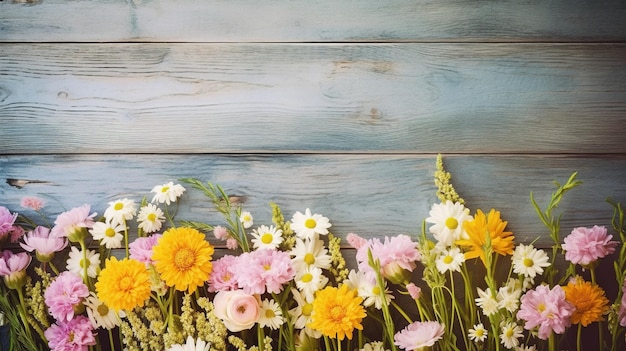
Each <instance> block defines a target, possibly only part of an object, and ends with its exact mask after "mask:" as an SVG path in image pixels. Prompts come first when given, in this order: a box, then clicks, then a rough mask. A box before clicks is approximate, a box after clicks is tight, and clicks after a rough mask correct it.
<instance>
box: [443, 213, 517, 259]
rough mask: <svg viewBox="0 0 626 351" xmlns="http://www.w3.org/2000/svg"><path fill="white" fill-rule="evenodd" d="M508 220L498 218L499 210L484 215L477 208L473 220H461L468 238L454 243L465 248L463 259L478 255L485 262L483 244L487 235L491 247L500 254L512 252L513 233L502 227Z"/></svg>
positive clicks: (504, 254) (510, 253)
mask: <svg viewBox="0 0 626 351" xmlns="http://www.w3.org/2000/svg"><path fill="white" fill-rule="evenodd" d="M507 223H508V222H506V221H503V220H502V219H500V211H496V210H494V209H492V210H491V211H489V214H488V215H487V216H485V214H484V213H483V211H481V210H477V211H476V215H475V216H474V220H472V221H465V222H463V227H464V229H465V231H466V232H467V235H468V236H469V239H463V240H457V241H456V244H457V245H459V246H462V247H465V248H467V249H468V250H467V251H466V252H465V259H466V260H469V259H472V258H476V257H480V259H481V260H482V261H483V263H485V259H486V258H485V245H486V243H487V235H489V238H490V240H491V249H492V250H493V252H495V253H498V254H500V255H503V256H506V255H512V254H513V246H514V244H513V239H514V236H513V233H512V232H505V231H504V228H505V227H506V224H507Z"/></svg>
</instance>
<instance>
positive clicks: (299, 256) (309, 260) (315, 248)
mask: <svg viewBox="0 0 626 351" xmlns="http://www.w3.org/2000/svg"><path fill="white" fill-rule="evenodd" d="M290 255H291V256H293V258H292V259H291V262H292V264H293V268H294V269H295V270H296V271H299V270H302V269H306V268H307V267H309V266H315V267H318V268H321V269H328V268H330V265H331V260H332V259H331V257H330V255H329V254H328V250H327V249H326V248H325V247H324V241H323V240H319V239H315V238H313V239H311V240H302V239H300V238H296V244H295V246H294V247H293V249H291V252H290Z"/></svg>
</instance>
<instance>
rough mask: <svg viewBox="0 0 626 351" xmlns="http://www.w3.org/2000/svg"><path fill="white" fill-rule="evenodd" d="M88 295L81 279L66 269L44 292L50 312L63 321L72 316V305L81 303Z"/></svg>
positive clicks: (87, 289) (68, 319)
mask: <svg viewBox="0 0 626 351" xmlns="http://www.w3.org/2000/svg"><path fill="white" fill-rule="evenodd" d="M88 296H89V288H87V286H86V285H85V284H84V283H83V279H82V278H81V277H80V276H79V275H76V274H74V273H72V272H68V271H64V272H62V273H61V274H59V276H58V277H57V278H56V279H55V280H54V281H52V282H51V283H50V286H48V288H47V289H46V292H45V293H44V298H45V302H46V305H47V306H48V311H49V312H50V314H51V315H52V316H53V317H54V318H56V319H58V320H64V321H70V320H71V319H72V318H74V306H77V305H78V304H80V303H82V301H83V299H84V298H86V297H88Z"/></svg>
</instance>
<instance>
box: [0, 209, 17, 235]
mask: <svg viewBox="0 0 626 351" xmlns="http://www.w3.org/2000/svg"><path fill="white" fill-rule="evenodd" d="M16 219H17V213H11V211H9V210H8V209H7V208H6V207H4V206H0V236H4V235H7V234H8V233H9V232H11V231H12V230H13V223H15V220H16Z"/></svg>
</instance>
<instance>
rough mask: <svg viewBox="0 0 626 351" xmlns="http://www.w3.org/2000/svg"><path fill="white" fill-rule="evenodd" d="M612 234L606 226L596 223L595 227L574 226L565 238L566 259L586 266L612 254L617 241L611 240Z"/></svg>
mask: <svg viewBox="0 0 626 351" xmlns="http://www.w3.org/2000/svg"><path fill="white" fill-rule="evenodd" d="M611 238H613V236H612V235H607V230H606V227H603V226H597V225H594V226H593V228H585V227H579V228H574V230H572V232H571V234H570V235H568V236H567V237H565V239H564V240H563V241H564V242H565V243H564V244H563V245H562V247H563V250H565V259H566V260H568V261H570V262H572V263H574V264H581V265H583V266H586V265H588V264H590V263H592V262H594V261H596V260H597V259H599V258H602V257H605V256H607V255H610V254H612V253H613V252H614V251H615V246H616V245H617V244H618V243H617V241H610V240H611Z"/></svg>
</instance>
